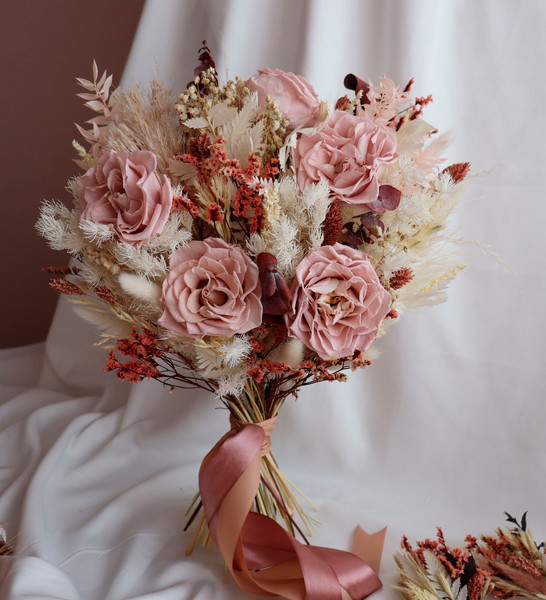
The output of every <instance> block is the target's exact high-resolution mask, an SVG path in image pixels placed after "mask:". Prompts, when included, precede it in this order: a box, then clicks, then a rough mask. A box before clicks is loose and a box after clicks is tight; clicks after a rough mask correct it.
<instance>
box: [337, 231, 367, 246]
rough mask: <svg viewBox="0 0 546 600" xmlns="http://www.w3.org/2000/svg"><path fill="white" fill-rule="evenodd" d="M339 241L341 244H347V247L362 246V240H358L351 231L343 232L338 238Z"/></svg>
mask: <svg viewBox="0 0 546 600" xmlns="http://www.w3.org/2000/svg"><path fill="white" fill-rule="evenodd" d="M339 241H340V242H341V243H342V244H347V245H348V246H355V247H357V246H360V244H362V241H363V240H362V238H359V237H358V236H357V235H355V234H354V233H353V232H352V231H350V230H345V231H343V232H342V233H341V235H340V236H339Z"/></svg>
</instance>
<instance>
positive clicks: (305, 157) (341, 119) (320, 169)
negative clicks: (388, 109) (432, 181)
mask: <svg viewBox="0 0 546 600" xmlns="http://www.w3.org/2000/svg"><path fill="white" fill-rule="evenodd" d="M294 158H295V164H296V173H297V179H298V186H299V187H300V189H303V188H304V187H305V186H307V185H309V184H310V183H315V182H318V181H321V180H325V181H326V182H328V185H329V186H330V190H331V193H332V196H333V198H334V199H335V200H336V201H337V202H339V203H340V204H345V205H348V206H359V207H363V208H365V207H366V205H368V204H372V203H373V202H375V200H376V199H377V194H378V191H379V177H380V175H381V173H382V172H383V170H384V169H385V167H386V166H387V165H388V164H390V163H392V162H394V161H395V160H397V158H398V153H397V152H396V136H395V134H394V133H393V132H392V131H390V130H389V129H387V127H385V126H384V125H379V124H377V123H374V122H373V121H370V120H369V119H367V118H365V117H357V116H354V115H351V114H349V113H346V112H344V111H340V110H336V111H335V112H334V113H333V114H332V116H331V117H330V118H329V119H328V121H327V123H326V125H325V126H324V127H323V128H322V129H321V130H320V131H319V132H317V133H315V134H314V135H310V136H306V135H302V136H301V137H300V139H299V140H298V145H297V146H296V149H295V151H294Z"/></svg>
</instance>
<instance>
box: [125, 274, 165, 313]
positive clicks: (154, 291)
mask: <svg viewBox="0 0 546 600" xmlns="http://www.w3.org/2000/svg"><path fill="white" fill-rule="evenodd" d="M118 282H119V285H120V287H121V289H122V290H123V291H124V292H125V293H126V294H128V295H129V296H131V297H132V298H134V299H135V300H138V301H140V302H149V303H151V304H154V305H156V306H160V302H159V301H160V298H161V287H160V286H159V285H157V284H156V283H153V282H152V281H149V280H148V279H146V278H145V277H139V276H138V275H133V274H131V273H121V275H120V276H119V278H118Z"/></svg>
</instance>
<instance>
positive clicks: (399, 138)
mask: <svg viewBox="0 0 546 600" xmlns="http://www.w3.org/2000/svg"><path fill="white" fill-rule="evenodd" d="M434 130H435V128H434V127H433V126H432V125H430V124H429V123H427V122H426V121H424V120H423V119H414V120H413V121H408V122H407V123H405V124H404V125H403V126H402V127H401V128H400V131H398V133H397V134H396V149H397V151H398V152H399V153H400V154H409V155H411V154H413V153H414V152H416V151H417V150H419V149H420V148H422V147H423V146H424V144H425V142H426V140H427V139H428V136H429V134H430V133H432V132H433V131H434Z"/></svg>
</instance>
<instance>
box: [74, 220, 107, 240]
mask: <svg viewBox="0 0 546 600" xmlns="http://www.w3.org/2000/svg"><path fill="white" fill-rule="evenodd" d="M79 227H80V229H81V230H82V233H83V237H84V238H85V239H86V240H88V241H89V242H91V243H92V244H95V245H97V246H100V245H101V244H103V243H104V242H110V241H112V240H113V239H114V230H113V229H112V227H110V226H109V225H104V224H103V223H97V222H96V221H88V220H82V221H80V224H79Z"/></svg>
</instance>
